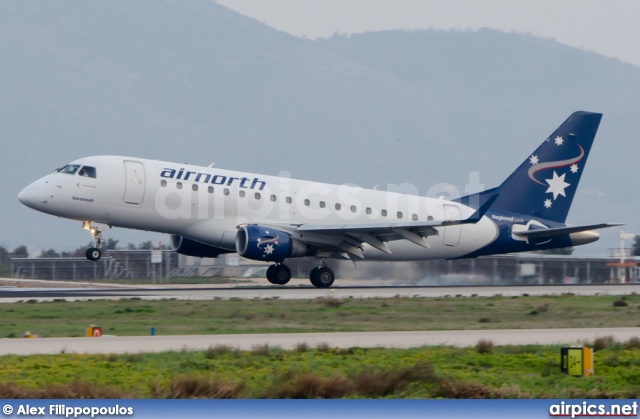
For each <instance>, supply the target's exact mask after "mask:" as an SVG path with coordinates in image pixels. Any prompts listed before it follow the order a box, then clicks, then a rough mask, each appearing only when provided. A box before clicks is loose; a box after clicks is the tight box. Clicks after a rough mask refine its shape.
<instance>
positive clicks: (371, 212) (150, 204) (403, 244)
mask: <svg viewBox="0 0 640 419" xmlns="http://www.w3.org/2000/svg"><path fill="white" fill-rule="evenodd" d="M70 165H78V166H81V167H83V166H91V167H95V168H96V169H97V175H96V177H95V178H89V177H84V176H80V175H78V174H77V173H75V174H67V173H57V172H54V173H51V174H49V175H47V176H45V177H43V178H42V179H39V180H37V181H36V182H34V183H32V184H31V185H29V186H28V187H27V188H25V189H24V191H23V192H22V193H21V195H20V199H21V201H22V202H23V203H25V204H26V205H28V206H30V207H32V208H34V209H37V210H38V211H42V212H45V213H48V214H52V215H56V216H59V217H64V218H69V219H75V220H80V221H91V222H94V223H100V224H105V225H109V226H111V227H123V228H131V229H138V230H147V231H156V232H160V233H168V234H174V235H179V236H185V237H189V238H191V239H193V240H196V241H198V242H202V243H206V244H209V245H212V246H216V247H220V248H221V249H225V250H228V251H235V240H236V234H237V231H238V230H237V226H238V225H241V224H253V223H260V224H268V225H280V224H282V225H301V224H305V223H309V222H313V223H314V224H328V225H336V224H344V225H351V226H354V225H355V226H357V225H358V224H366V223H372V222H378V223H380V224H385V223H394V222H403V223H409V224H411V223H412V222H415V223H416V224H418V223H420V222H425V221H432V220H444V219H448V218H452V219H458V220H459V219H464V218H466V217H468V216H469V215H471V214H472V213H473V212H474V211H475V210H474V209H473V208H470V207H468V206H466V205H462V204H460V203H458V202H453V201H448V200H444V199H434V198H428V197H421V196H416V195H406V194H400V193H394V192H386V191H380V190H372V189H363V188H359V187H356V186H351V185H334V184H326V183H318V182H309V181H303V180H297V179H289V178H283V177H274V176H265V175H259V174H253V173H244V172H236V171H230V170H222V169H217V168H209V167H200V166H193V165H187V164H178V163H170V162H162V161H157V160H146V159H139V158H133V157H120V156H95V157H86V158H82V159H79V160H76V161H74V162H72V163H70ZM436 230H437V231H438V233H439V234H438V236H433V237H429V238H428V243H429V246H430V248H424V247H421V246H418V245H416V244H414V243H412V242H409V241H404V240H403V241H393V242H389V247H390V250H391V253H390V254H388V253H385V252H382V251H379V250H377V249H375V248H372V247H371V246H366V244H365V249H364V253H365V255H366V260H423V259H445V258H457V257H462V256H464V255H466V254H469V253H471V252H474V251H477V250H478V249H480V248H482V247H484V246H486V245H488V244H490V243H492V242H493V241H495V240H496V238H497V237H498V233H499V227H498V224H497V223H496V222H494V221H492V220H491V219H490V217H486V216H485V217H483V218H482V220H480V221H479V222H478V223H475V224H466V225H453V226H447V227H438V228H436ZM297 234H301V235H303V236H304V235H305V234H306V235H307V236H309V235H313V234H314V233H313V232H309V233H297ZM295 235H296V233H294V236H295ZM303 238H304V237H303ZM336 240H338V239H337V238H336Z"/></svg>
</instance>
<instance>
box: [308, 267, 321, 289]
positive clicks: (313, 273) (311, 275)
mask: <svg viewBox="0 0 640 419" xmlns="http://www.w3.org/2000/svg"><path fill="white" fill-rule="evenodd" d="M319 269H320V268H317V267H316V268H313V269H311V272H309V281H311V284H312V285H313V286H314V287H317V286H318V285H316V278H317V277H318V270H319Z"/></svg>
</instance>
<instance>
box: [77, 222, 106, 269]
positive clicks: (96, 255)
mask: <svg viewBox="0 0 640 419" xmlns="http://www.w3.org/2000/svg"><path fill="white" fill-rule="evenodd" d="M82 228H83V229H84V230H89V231H91V238H92V239H93V241H94V243H95V246H94V247H90V248H88V249H87V251H86V253H85V256H87V259H89V260H91V261H94V262H95V261H97V260H100V258H101V257H102V250H100V245H101V244H102V242H103V241H104V239H103V238H102V230H101V229H100V227H98V226H96V225H91V222H90V221H83V222H82Z"/></svg>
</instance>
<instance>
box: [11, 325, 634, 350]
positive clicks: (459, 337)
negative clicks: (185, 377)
mask: <svg viewBox="0 0 640 419" xmlns="http://www.w3.org/2000/svg"><path fill="white" fill-rule="evenodd" d="M603 336H613V337H614V338H615V339H616V340H618V341H626V340H628V339H629V338H631V337H634V336H640V328H635V327H629V328H590V329H586V328H585V329H514V330H446V331H428V332H421V331H413V332H360V333H353V332H349V333H277V334H238V335H185V336H121V337H109V336H103V337H100V338H36V339H0V355H9V354H16V355H33V354H58V353H78V354H83V353H87V354H104V353H139V352H162V351H180V350H183V349H187V350H204V349H207V348H208V347H210V346H215V345H229V346H231V347H236V348H240V349H251V348H252V347H253V346H255V345H263V344H268V345H269V346H279V347H281V348H283V349H292V348H295V347H296V345H298V344H299V343H302V342H305V343H307V344H308V345H309V346H310V347H315V346H317V345H318V344H327V345H328V346H329V347H332V348H350V347H385V348H412V347H420V346H438V345H452V346H460V347H463V346H473V345H475V344H476V343H477V342H478V340H480V339H488V340H490V341H492V342H493V343H494V345H526V344H565V345H581V344H583V343H585V342H591V341H593V340H594V339H595V338H598V337H603Z"/></svg>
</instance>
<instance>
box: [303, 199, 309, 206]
mask: <svg viewBox="0 0 640 419" xmlns="http://www.w3.org/2000/svg"><path fill="white" fill-rule="evenodd" d="M309 205H311V201H309V200H308V199H305V200H304V206H305V207H308V206H309Z"/></svg>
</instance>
